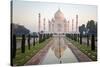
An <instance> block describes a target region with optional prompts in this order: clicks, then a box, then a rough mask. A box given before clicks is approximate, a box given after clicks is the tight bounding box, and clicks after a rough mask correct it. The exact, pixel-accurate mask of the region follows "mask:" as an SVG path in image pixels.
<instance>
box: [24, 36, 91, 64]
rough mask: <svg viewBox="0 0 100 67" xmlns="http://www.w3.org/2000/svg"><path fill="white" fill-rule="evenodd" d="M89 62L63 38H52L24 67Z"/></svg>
mask: <svg viewBox="0 0 100 67" xmlns="http://www.w3.org/2000/svg"><path fill="white" fill-rule="evenodd" d="M85 61H91V59H89V58H88V57H87V56H86V55H85V54H84V53H82V52H81V51H80V50H78V49H77V48H76V47H75V46H73V44H72V43H70V42H69V41H68V40H67V39H65V38H64V36H60V37H59V36H54V37H53V39H52V40H51V41H50V42H49V43H48V44H47V45H46V46H45V47H44V48H43V49H42V50H40V51H39V52H38V53H37V54H36V55H35V56H33V57H32V58H31V59H30V60H29V61H28V62H27V63H26V64H25V65H35V64H57V63H74V62H85Z"/></svg>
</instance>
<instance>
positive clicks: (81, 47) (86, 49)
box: [67, 38, 97, 61]
mask: <svg viewBox="0 0 100 67" xmlns="http://www.w3.org/2000/svg"><path fill="white" fill-rule="evenodd" d="M67 39H68V40H69V41H70V42H71V43H72V44H74V45H75V46H76V47H77V48H78V49H79V50H80V51H81V52H83V53H84V54H86V55H87V56H88V57H89V58H90V59H92V60H93V61H97V49H96V50H95V51H92V50H91V47H90V46H87V45H86V44H80V43H79V42H77V41H74V40H72V39H69V38H67Z"/></svg>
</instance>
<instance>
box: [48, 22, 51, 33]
mask: <svg viewBox="0 0 100 67" xmlns="http://www.w3.org/2000/svg"><path fill="white" fill-rule="evenodd" d="M48 27H49V28H48V32H51V29H50V28H51V22H50V20H48Z"/></svg>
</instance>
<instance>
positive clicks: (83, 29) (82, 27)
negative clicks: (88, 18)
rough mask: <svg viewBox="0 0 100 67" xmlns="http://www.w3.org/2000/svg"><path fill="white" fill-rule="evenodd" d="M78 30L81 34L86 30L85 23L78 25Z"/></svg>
mask: <svg viewBox="0 0 100 67" xmlns="http://www.w3.org/2000/svg"><path fill="white" fill-rule="evenodd" d="M79 32H80V34H83V32H86V28H85V24H82V25H81V26H80V27H79Z"/></svg>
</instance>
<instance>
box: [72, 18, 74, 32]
mask: <svg viewBox="0 0 100 67" xmlns="http://www.w3.org/2000/svg"><path fill="white" fill-rule="evenodd" d="M73 23H74V19H72V33H73V28H74V24H73Z"/></svg>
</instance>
